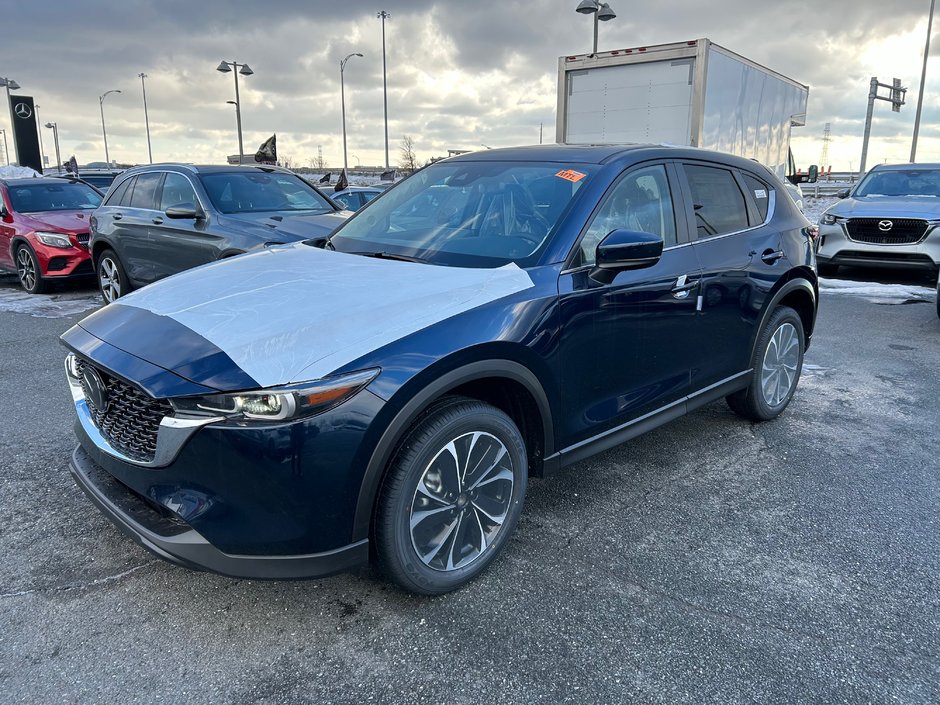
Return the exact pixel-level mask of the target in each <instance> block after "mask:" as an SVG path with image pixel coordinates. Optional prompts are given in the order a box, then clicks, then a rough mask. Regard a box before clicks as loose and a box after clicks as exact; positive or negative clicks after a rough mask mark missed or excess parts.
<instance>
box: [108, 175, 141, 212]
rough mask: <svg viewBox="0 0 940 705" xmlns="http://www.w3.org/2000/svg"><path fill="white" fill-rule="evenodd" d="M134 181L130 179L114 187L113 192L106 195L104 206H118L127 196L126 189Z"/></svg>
mask: <svg viewBox="0 0 940 705" xmlns="http://www.w3.org/2000/svg"><path fill="white" fill-rule="evenodd" d="M133 181H134V179H133V177H132V178H130V179H124V181H122V182H121V183H119V184H118V185H117V187H115V189H114V190H113V191H111V192H110V193H109V194H108V198H107V200H106V201H105V202H104V204H105V205H106V206H119V205H121V203H122V201H123V200H124V198H125V196H127V189H128V187H129V186H130V185H131V183H132V182H133Z"/></svg>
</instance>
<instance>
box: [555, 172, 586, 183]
mask: <svg viewBox="0 0 940 705" xmlns="http://www.w3.org/2000/svg"><path fill="white" fill-rule="evenodd" d="M555 176H557V177H559V178H561V179H565V180H566V181H571V182H573V183H574V182H577V181H580V180H581V179H583V178H584V177H585V176H587V174H582V173H581V172H580V171H575V170H574V169H562V170H561V171H559V172H558V173H557V174H555Z"/></svg>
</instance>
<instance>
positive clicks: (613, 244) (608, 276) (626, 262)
mask: <svg viewBox="0 0 940 705" xmlns="http://www.w3.org/2000/svg"><path fill="white" fill-rule="evenodd" d="M663 245H664V243H663V239H662V237H660V236H659V235H653V234H651V233H644V232H640V231H638V230H626V229H623V228H618V229H617V230H612V231H611V232H609V233H607V237H605V238H604V239H603V240H601V241H600V242H599V243H598V245H597V249H596V250H595V252H594V261H595V264H594V271H593V272H592V273H591V276H592V278H594V279H596V280H597V281H599V282H602V283H604V284H609V283H610V282H611V281H613V279H614V277H615V276H616V275H617V272H622V271H625V270H628V269H643V268H644V267H652V266H653V265H654V264H656V263H657V262H659V258H660V257H662V255H663Z"/></svg>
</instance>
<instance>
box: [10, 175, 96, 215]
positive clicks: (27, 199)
mask: <svg viewBox="0 0 940 705" xmlns="http://www.w3.org/2000/svg"><path fill="white" fill-rule="evenodd" d="M9 193H10V203H11V205H12V206H13V210H14V211H16V212H17V213H42V212H45V211H75V210H90V209H92V208H97V207H98V206H99V205H101V195H100V194H99V193H98V192H97V191H95V190H94V189H93V188H91V187H90V186H89V185H88V184H81V183H74V182H70V181H62V182H61V183H55V184H50V183H40V184H10V186H9Z"/></svg>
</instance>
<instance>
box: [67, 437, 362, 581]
mask: <svg viewBox="0 0 940 705" xmlns="http://www.w3.org/2000/svg"><path fill="white" fill-rule="evenodd" d="M69 470H70V471H71V473H72V477H73V478H74V479H75V482H76V484H78V486H79V487H80V488H81V489H82V490H83V491H84V492H85V494H87V495H88V497H89V498H90V499H91V501H92V502H94V504H95V505H96V506H97V507H98V509H100V510H101V511H102V512H103V513H104V515H105V516H107V517H108V518H109V519H110V520H111V521H113V522H114V523H115V524H116V525H117V527H118V528H119V529H120V530H121V531H123V532H124V533H125V534H127V535H128V536H130V537H131V538H132V539H134V541H136V542H137V543H138V544H140V545H141V546H143V547H144V548H146V549H147V550H148V551H151V552H153V553H155V554H156V555H157V556H159V557H160V558H163V559H164V560H166V561H169V562H170V563H174V564H176V565H179V566H183V567H185V568H191V569H194V570H208V571H211V572H214V573H220V574H222V575H228V576H231V577H236V578H254V579H265V580H267V579H291V578H316V577H325V576H327V575H333V574H335V573H340V572H343V571H345V570H349V569H350V568H354V567H356V566H358V565H361V564H364V563H365V562H367V561H368V559H369V546H368V541H367V540H365V539H363V540H362V541H358V542H356V543H352V544H349V545H347V546H343V547H341V548H338V549H334V550H332V551H324V552H322V553H312V554H306V555H291V556H253V555H231V554H228V553H224V552H223V551H220V550H219V549H218V548H216V547H215V546H213V545H212V544H211V543H209V541H207V540H206V538H205V537H203V536H202V535H200V534H199V532H197V531H196V530H195V529H193V528H192V527H190V526H189V525H188V524H186V523H185V522H184V521H182V520H181V519H180V518H178V517H176V516H174V515H172V513H170V512H169V510H166V511H164V512H160V511H158V509H157V508H156V507H154V506H153V505H152V504H150V503H148V502H146V501H145V500H144V499H143V498H142V497H140V496H139V495H138V494H137V493H135V492H133V491H132V490H131V489H129V488H128V487H126V486H124V485H122V484H121V483H120V482H118V481H117V480H116V479H114V478H113V477H112V476H111V475H110V474H108V473H107V472H106V471H105V470H104V468H102V467H101V466H100V465H98V464H97V463H96V462H95V461H94V460H92V458H91V456H90V455H89V454H88V452H87V451H85V450H84V449H83V448H82V447H81V446H79V447H78V448H76V449H75V451H74V452H73V453H72V458H71V460H70V462H69Z"/></svg>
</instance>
